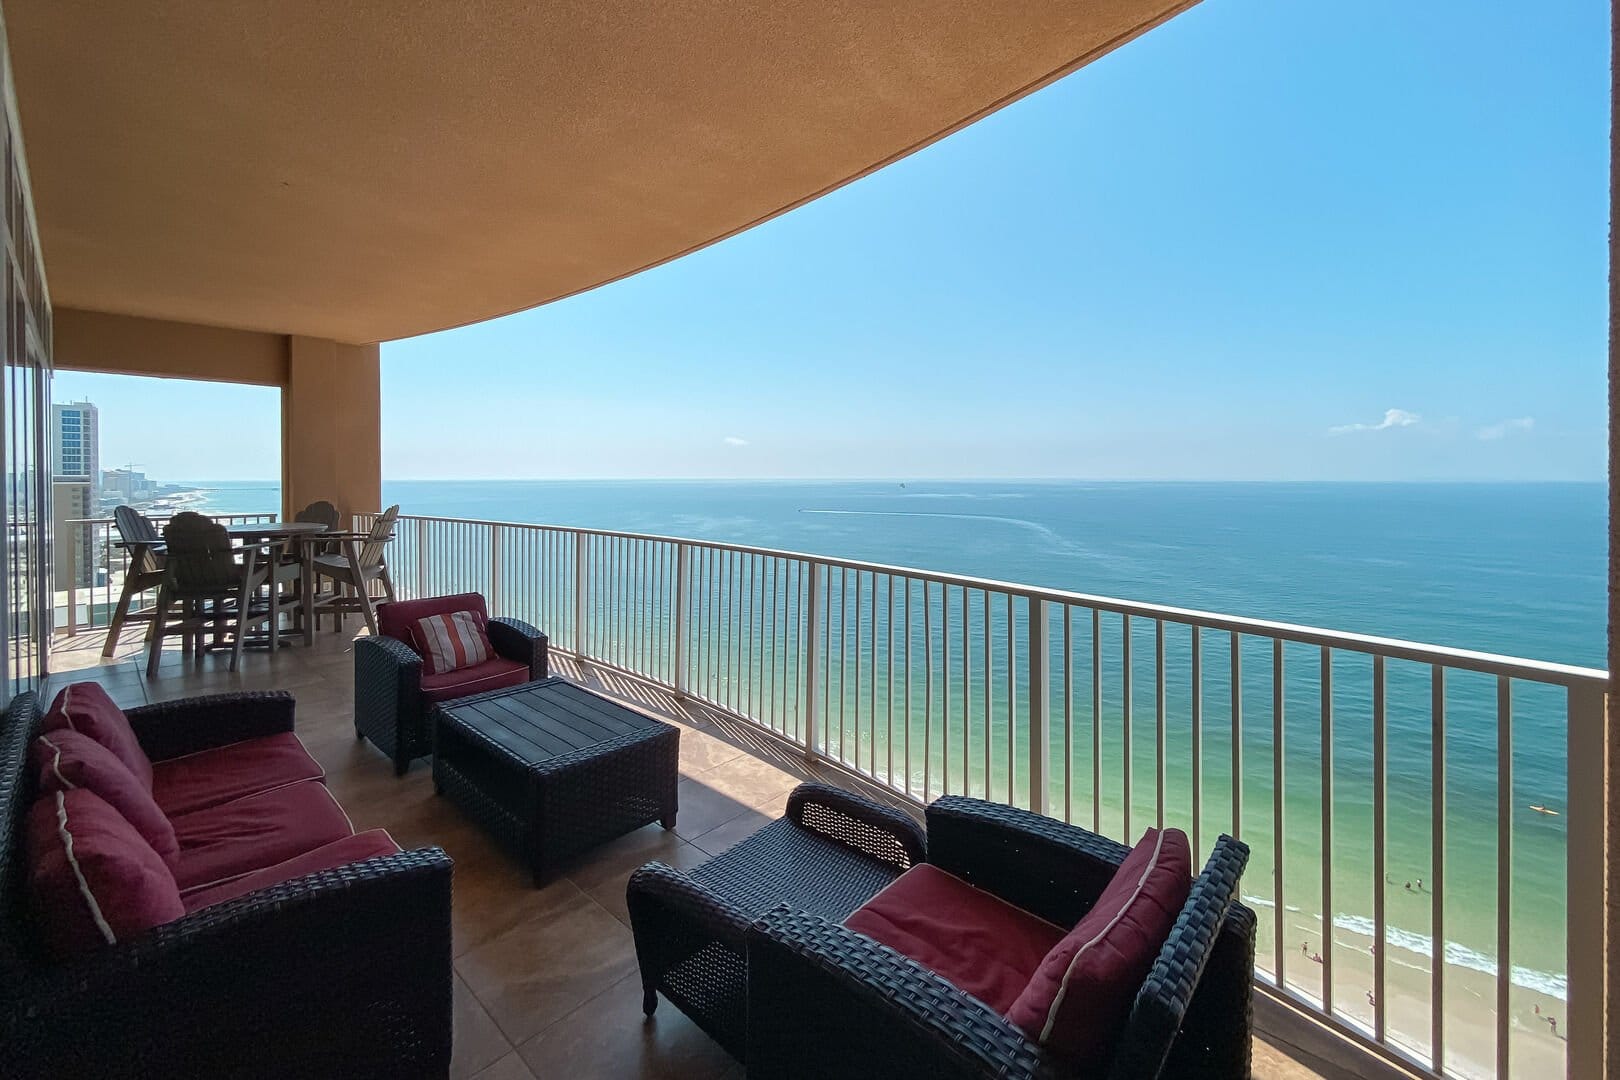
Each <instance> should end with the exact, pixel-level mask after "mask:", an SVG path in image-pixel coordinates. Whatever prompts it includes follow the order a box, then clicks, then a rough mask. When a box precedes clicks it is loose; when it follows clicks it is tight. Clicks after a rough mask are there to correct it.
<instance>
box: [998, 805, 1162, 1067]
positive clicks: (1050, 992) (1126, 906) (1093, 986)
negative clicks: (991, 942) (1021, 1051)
mask: <svg viewBox="0 0 1620 1080" xmlns="http://www.w3.org/2000/svg"><path fill="white" fill-rule="evenodd" d="M1191 890H1192V849H1191V847H1190V846H1189V845H1188V843H1187V834H1186V833H1184V832H1182V831H1181V830H1180V829H1165V830H1163V831H1162V832H1161V831H1160V830H1158V829H1149V830H1147V832H1145V833H1143V834H1142V839H1141V840H1140V841H1139V842H1138V843H1137V845H1136V846H1135V847H1134V848H1132V849H1131V852H1130V854H1129V855H1127V856H1126V857H1125V861H1124V862H1123V863H1122V864H1121V865H1120V868H1119V869H1118V870H1117V871H1116V872H1115V873H1114V877H1113V879H1112V880H1111V881H1109V883H1108V886H1107V887H1106V888H1105V889H1103V891H1102V895H1101V896H1099V897H1098V898H1097V903H1096V904H1095V905H1094V906H1093V907H1092V909H1091V910H1090V911H1088V912H1086V914H1085V915H1084V916H1083V917H1082V918H1081V919H1080V921H1079V922H1078V923H1076V924H1075V927H1074V929H1073V930H1071V931H1069V933H1068V934H1067V935H1065V936H1064V938H1063V940H1062V941H1061V942H1059V943H1058V945H1057V947H1056V948H1054V949H1053V950H1052V951H1051V952H1050V953H1049V954H1048V955H1047V957H1046V959H1045V960H1043V961H1042V962H1041V965H1040V969H1039V970H1038V971H1037V972H1036V973H1035V976H1034V978H1032V979H1030V981H1029V985H1028V986H1027V987H1025V989H1024V992H1023V993H1022V994H1020V995H1019V997H1018V1000H1017V1001H1016V1002H1014V1003H1013V1006H1012V1008H1011V1009H1010V1010H1008V1012H1007V1019H1008V1020H1010V1021H1012V1022H1013V1023H1014V1024H1017V1025H1018V1026H1019V1027H1020V1028H1022V1029H1023V1030H1024V1033H1025V1034H1027V1035H1029V1036H1030V1037H1031V1038H1033V1039H1037V1040H1039V1041H1040V1042H1042V1043H1045V1044H1046V1045H1048V1046H1050V1047H1051V1048H1053V1049H1054V1050H1056V1051H1057V1052H1059V1053H1060V1054H1063V1055H1064V1056H1066V1057H1068V1058H1069V1059H1070V1060H1071V1061H1074V1062H1079V1063H1084V1064H1086V1065H1088V1066H1092V1067H1095V1068H1098V1069H1101V1068H1104V1067H1106V1066H1107V1064H1108V1062H1109V1060H1110V1059H1111V1058H1112V1056H1113V1051H1114V1041H1115V1039H1116V1038H1117V1037H1118V1035H1119V1032H1120V1030H1121V1029H1122V1028H1123V1027H1124V1026H1125V1021H1126V1019H1127V1018H1128V1017H1129V1016H1130V1011H1131V1005H1132V1004H1133V1003H1134V1002H1135V1001H1136V995H1137V992H1138V991H1139V990H1141V988H1142V983H1143V981H1145V980H1146V979H1147V975H1148V971H1149V970H1151V969H1152V967H1153V961H1154V960H1155V959H1157V958H1158V955H1159V951H1160V950H1161V949H1163V948H1164V943H1165V941H1166V940H1167V939H1168V938H1169V937H1170V930H1171V928H1172V927H1173V926H1175V922H1176V918H1177V917H1178V916H1179V915H1180V914H1181V909H1182V908H1183V907H1185V906H1186V904H1187V894H1188V893H1189V892H1191Z"/></svg>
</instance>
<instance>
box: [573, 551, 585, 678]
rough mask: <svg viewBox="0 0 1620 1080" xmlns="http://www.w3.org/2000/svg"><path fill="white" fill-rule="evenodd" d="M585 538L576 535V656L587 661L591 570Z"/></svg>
mask: <svg viewBox="0 0 1620 1080" xmlns="http://www.w3.org/2000/svg"><path fill="white" fill-rule="evenodd" d="M585 552H586V543H585V537H584V536H583V535H581V534H580V533H575V534H574V655H575V656H576V657H578V658H579V659H581V660H583V659H585V653H586V649H587V643H586V640H585V633H586V630H585V605H586V602H587V600H588V599H589V586H588V584H587V582H586V577H585V575H586V572H587V570H588V569H589V565H588V559H589V556H587V555H586V553H585Z"/></svg>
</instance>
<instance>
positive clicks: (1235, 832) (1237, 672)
mask: <svg viewBox="0 0 1620 1080" xmlns="http://www.w3.org/2000/svg"><path fill="white" fill-rule="evenodd" d="M1232 836H1233V837H1234V838H1236V839H1238V840H1241V839H1243V644H1242V639H1241V638H1240V637H1239V636H1238V633H1237V631H1236V630H1234V631H1232Z"/></svg>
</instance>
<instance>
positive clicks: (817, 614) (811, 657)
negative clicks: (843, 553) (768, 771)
mask: <svg viewBox="0 0 1620 1080" xmlns="http://www.w3.org/2000/svg"><path fill="white" fill-rule="evenodd" d="M807 591H808V593H809V596H808V601H809V602H808V603H807V604H806V605H805V623H804V628H805V631H806V633H805V636H804V643H805V671H806V676H807V677H806V678H805V680H804V752H805V756H806V757H808V758H809V759H810V760H811V761H814V760H815V759H816V754H817V752H818V751H817V747H816V742H817V739H818V732H817V728H818V727H820V720H819V718H818V716H817V710H819V709H820V708H821V695H820V694H818V693H817V692H816V690H817V687H816V670H817V669H818V668H819V667H820V666H821V644H822V638H821V636H820V635H819V634H817V633H816V624H817V623H819V622H821V621H822V618H823V616H822V611H821V563H819V562H812V563H810V574H809V580H808V589H807Z"/></svg>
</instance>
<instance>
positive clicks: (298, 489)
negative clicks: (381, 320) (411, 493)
mask: <svg viewBox="0 0 1620 1080" xmlns="http://www.w3.org/2000/svg"><path fill="white" fill-rule="evenodd" d="M378 357H379V350H378V347H377V346H376V345H343V344H340V343H338V342H335V341H329V340H326V339H324V338H309V337H299V336H297V335H294V336H292V337H290V338H288V349H287V381H286V383H285V384H284V386H283V388H282V392H281V471H282V481H281V491H282V494H281V498H282V504H283V511H284V512H285V513H287V514H289V515H290V514H293V513H295V512H297V511H298V510H299V509H300V508H302V507H304V506H306V505H308V504H309V503H312V502H314V501H315V500H317V499H325V500H327V501H328V502H330V503H332V504H333V505H335V506H336V507H337V508H338V511H339V512H340V513H341V514H343V515H344V516H345V518H347V516H348V515H350V514H353V513H357V512H366V511H374V510H380V509H382V418H381V396H380V387H379V371H380V368H379V363H378Z"/></svg>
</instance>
